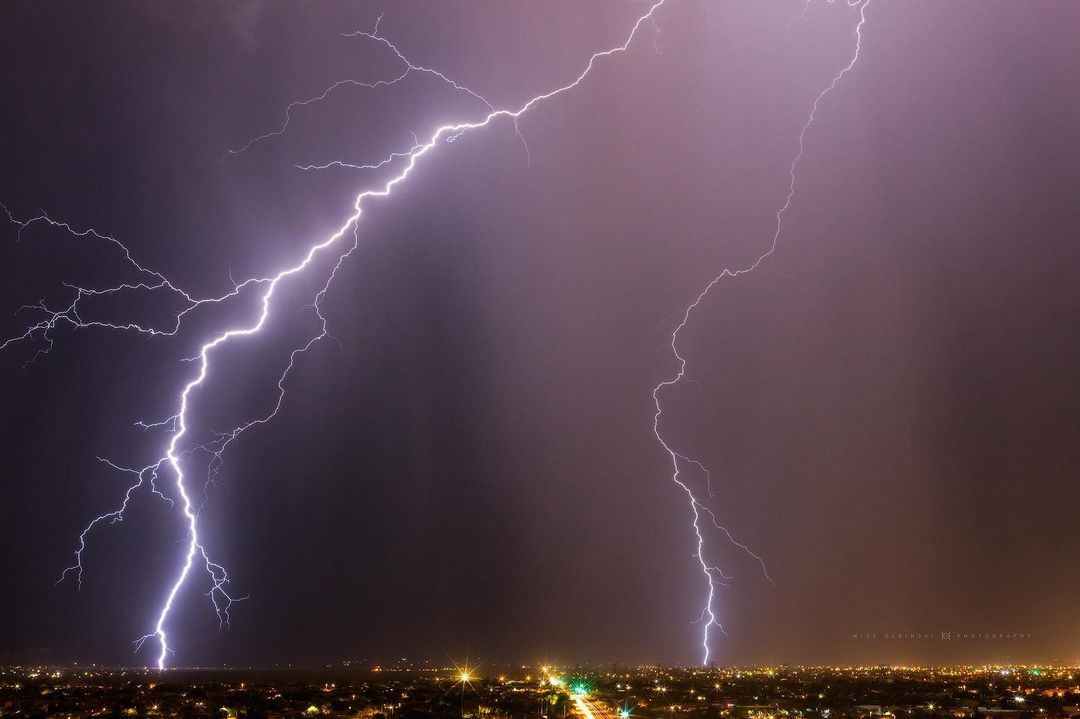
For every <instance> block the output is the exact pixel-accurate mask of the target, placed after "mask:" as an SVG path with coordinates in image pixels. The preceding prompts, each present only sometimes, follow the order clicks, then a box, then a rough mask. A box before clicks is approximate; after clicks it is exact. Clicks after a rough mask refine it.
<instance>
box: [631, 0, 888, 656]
mask: <svg viewBox="0 0 1080 719" xmlns="http://www.w3.org/2000/svg"><path fill="white" fill-rule="evenodd" d="M810 1H811V0H806V2H805V3H804V4H803V7H802V12H801V13H800V15H799V16H798V17H797V18H796V19H795V20H792V21H791V22H790V23H789V24H788V30H789V32H790V29H791V26H792V25H793V24H794V23H796V22H798V21H801V20H802V19H803V17H804V16H805V14H806V11H807V9H808V7H809V5H810ZM827 2H829V3H830V4H835V3H836V0H827ZM844 2H846V3H847V5H848V7H851V8H855V9H857V12H858V21H857V22H856V24H855V49H854V51H853V52H852V55H851V58H850V60H849V61H848V63H847V64H846V65H844V66H843V67H842V68H841V69H840V70H839V71H838V72H837V73H836V74H835V75H834V76H833V77H832V80H831V81H830V82H829V83H828V84H827V85H826V86H825V87H824V89H822V90H821V92H819V93H818V94H817V96H816V97H815V98H814V101H813V103H811V105H810V112H809V113H808V114H807V116H806V121H805V122H804V123H803V125H802V127H801V128H800V130H799V134H798V150H797V152H796V153H795V156H794V158H793V159H792V161H791V164H790V165H789V166H788V187H787V194H786V195H785V196H784V202H783V204H781V205H780V207H779V209H778V210H777V211H776V222H775V225H774V228H775V229H774V231H773V235H772V239H771V241H770V242H769V244H768V246H767V247H766V249H765V251H764V252H762V253H761V254H760V255H758V256H757V258H756V259H755V260H754V261H753V262H751V263H750V264H748V265H745V266H743V267H738V268H734V269H733V268H724V269H723V270H722V271H721V272H720V274H718V275H716V276H715V277H714V278H713V279H712V280H711V281H710V282H709V283H708V284H707V285H705V288H704V289H703V290H701V292H700V293H698V295H697V297H695V298H694V301H693V302H691V303H690V304H689V305H687V307H686V309H684V310H683V311H682V313H681V319H680V321H679V323H678V325H676V327H675V329H674V330H673V331H672V332H671V342H670V345H671V353H672V355H674V357H675V360H676V362H677V363H678V369H677V370H676V372H675V374H674V375H673V376H671V377H670V378H669V379H666V380H663V381H661V382H660V383H659V384H657V385H656V387H654V388H653V391H652V398H653V404H654V405H655V407H656V411H655V413H654V414H653V434H654V435H656V441H657V442H659V444H660V446H661V447H662V448H663V449H664V451H665V452H667V454H668V456H669V457H670V459H671V469H672V475H671V479H672V481H673V482H674V483H675V484H676V485H678V487H679V489H680V490H681V491H682V492H683V493H685V494H686V498H687V501H688V502H689V505H690V513H691V517H692V520H691V525H692V527H693V532H694V537H695V541H696V549H695V553H694V557H695V558H696V559H697V561H698V564H699V565H700V568H701V573H702V575H703V576H704V579H705V582H706V586H707V588H708V591H707V594H706V597H705V604H704V607H703V608H702V610H701V616H700V618H699V619H698V620H697V621H696V622H695V623H703V624H704V626H703V628H702V637H701V646H702V651H703V657H702V664H705V665H707V664H708V663H709V657H710V655H711V649H710V644H709V640H710V632H711V630H712V629H713V628H716V629H719V630H720V632H721V633H723V634H726V633H727V632H726V631H725V630H724V627H723V625H722V624H721V623H720V620H719V618H718V616H717V614H716V608H715V606H714V600H715V598H716V587H717V586H727V585H726V583H725V582H726V581H727V580H730V579H731V577H729V576H727V575H725V574H724V573H723V572H722V571H721V570H720V569H719V568H718V567H715V566H711V565H710V564H709V563H708V561H707V560H706V558H705V548H706V541H705V534H704V533H703V531H702V515H705V516H707V517H708V518H709V521H710V524H711V525H712V526H713V527H714V528H716V529H718V530H719V531H720V532H722V533H723V534H724V535H725V536H726V538H727V540H728V541H729V542H731V543H732V544H734V545H735V546H736V547H738V548H739V549H741V550H742V551H744V552H746V553H747V554H749V555H750V556H751V557H753V558H754V559H756V560H757V561H758V562H759V563H760V564H761V569H762V572H763V573H764V574H765V578H766V579H768V580H769V581H770V582H772V578H771V577H769V574H768V570H767V569H766V568H765V562H764V561H763V560H762V558H761V557H759V556H758V555H757V554H754V553H753V552H752V551H751V550H750V549H749V547H747V545H745V544H742V543H740V542H737V541H736V540H735V538H734V537H733V536H732V534H731V532H729V531H728V530H727V529H725V528H724V527H723V526H722V525H721V524H720V522H719V521H718V520H717V517H716V514H715V513H714V512H713V510H712V509H710V508H709V506H708V505H707V504H705V503H704V502H703V501H702V500H701V499H700V498H699V497H698V495H697V494H695V492H694V490H693V489H692V488H691V487H690V485H689V484H688V483H687V481H686V480H684V479H683V477H682V473H683V465H686V464H690V465H693V466H695V467H697V468H698V469H699V470H701V471H702V472H704V474H705V478H706V482H707V487H708V494H709V496H710V497H711V496H712V486H711V476H710V475H709V472H708V470H707V469H706V468H705V466H704V465H703V464H702V463H701V462H699V461H697V460H695V459H692V458H690V457H689V456H687V455H686V454H684V453H682V452H679V451H677V450H675V449H674V448H673V447H672V445H671V443H670V442H669V441H668V440H667V439H665V438H664V434H663V433H662V432H661V431H660V420H661V418H662V417H663V416H664V410H663V405H662V403H661V399H660V396H661V394H662V393H663V392H664V390H666V389H668V388H670V387H674V386H675V385H677V384H679V383H680V382H682V381H683V380H684V379H687V381H690V380H688V378H687V377H686V364H687V361H686V358H685V357H684V356H683V355H682V354H680V353H679V333H680V332H682V331H683V329H684V328H685V327H686V325H687V324H688V323H689V322H690V315H691V314H692V313H693V311H694V310H695V309H697V308H698V306H699V305H700V304H701V303H702V302H703V301H704V300H705V298H706V297H707V296H708V294H709V292H710V291H711V290H712V289H713V287H715V286H716V285H717V284H719V283H720V282H722V281H723V280H726V279H736V278H738V277H741V276H743V275H748V274H750V273H751V272H753V271H754V270H756V269H757V268H758V267H759V266H760V265H761V264H762V263H763V262H765V261H766V260H767V259H768V258H769V257H771V256H772V255H773V253H775V252H776V247H777V244H778V243H779V241H780V232H781V230H782V229H783V220H784V215H786V214H787V211H788V209H789V208H790V207H791V201H792V199H793V198H794V197H795V183H796V177H797V170H798V167H799V163H800V162H802V159H803V155H804V154H805V150H806V134H807V132H809V130H810V128H811V126H812V125H813V124H814V118H815V116H816V115H817V111H818V108H819V107H820V105H821V102H822V101H823V100H824V99H825V97H826V96H827V95H828V94H829V93H831V92H832V91H833V90H835V89H836V86H837V85H839V84H840V81H841V80H843V79H844V76H845V75H847V74H848V73H849V72H851V70H852V69H854V67H855V64H856V63H857V62H858V61H859V53H860V51H861V50H862V33H863V26H864V25H865V24H866V8H867V6H868V5H869V4H870V0H844Z"/></svg>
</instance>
